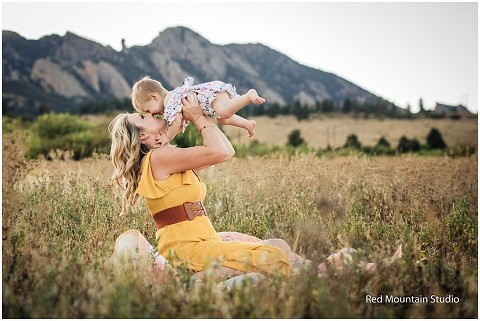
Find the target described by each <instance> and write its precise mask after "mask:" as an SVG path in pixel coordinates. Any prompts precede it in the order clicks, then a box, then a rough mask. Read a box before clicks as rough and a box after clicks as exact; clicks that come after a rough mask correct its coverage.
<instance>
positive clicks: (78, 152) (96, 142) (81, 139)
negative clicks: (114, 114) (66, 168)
mask: <svg viewBox="0 0 480 321" xmlns="http://www.w3.org/2000/svg"><path fill="white" fill-rule="evenodd" d="M109 144H110V139H109V137H108V133H107V132H106V131H101V130H99V129H98V128H95V127H94V126H93V125H92V124H90V123H88V122H87V121H85V120H82V119H81V118H80V117H79V116H74V115H71V114H53V113H50V114H44V115H41V116H39V117H38V118H37V119H36V120H35V122H34V123H33V125H32V127H31V139H30V142H29V148H28V151H27V152H26V155H25V156H26V157H27V158H30V159H32V158H37V157H38V156H39V155H43V156H45V157H46V158H47V159H49V158H50V157H51V156H50V153H51V152H57V151H60V152H62V153H61V155H60V157H64V156H63V155H64V154H65V153H63V152H66V153H71V156H69V157H72V158H73V159H75V160H79V159H82V158H85V157H90V156H92V154H93V152H94V151H97V150H101V151H102V152H106V151H108V147H107V146H109Z"/></svg>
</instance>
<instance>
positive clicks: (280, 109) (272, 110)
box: [2, 98, 460, 120]
mask: <svg viewBox="0 0 480 321" xmlns="http://www.w3.org/2000/svg"><path fill="white" fill-rule="evenodd" d="M54 105H55V106H48V105H42V106H39V107H37V108H32V109H31V110H27V108H25V109H24V110H23V111H18V110H13V109H9V108H8V102H7V101H5V99H4V101H3V105H2V106H3V107H2V112H3V115H6V116H10V117H20V118H22V119H24V120H33V119H35V118H36V117H38V116H39V115H43V114H47V113H51V112H55V113H58V112H68V113H70V114H77V115H86V114H104V113H111V112H115V111H133V108H132V103H131V101H130V99H129V98H124V99H115V98H114V99H108V100H89V101H86V102H83V103H80V104H77V105H74V106H73V105H70V106H68V107H65V106H64V107H63V108H59V107H58V106H57V105H63V104H62V103H59V104H54ZM422 107H423V106H422V105H421V108H420V111H419V112H418V113H412V112H411V111H410V107H408V108H407V109H403V108H400V107H398V106H396V105H395V104H393V103H391V102H389V101H387V100H385V99H382V98H379V99H378V100H377V101H376V102H374V103H371V102H363V103H359V102H357V101H354V100H351V99H348V98H347V99H345V100H344V101H343V102H337V101H334V100H329V99H324V100H322V101H317V102H316V103H315V104H314V105H313V106H312V105H306V104H302V103H300V102H299V101H295V102H294V103H292V104H285V105H281V104H277V103H266V104H264V105H260V106H254V105H250V106H247V107H246V108H244V109H242V110H240V111H239V112H238V113H237V114H238V115H240V116H243V117H251V116H263V115H265V116H268V117H272V118H274V117H276V116H279V115H294V116H295V117H296V118H297V119H298V120H305V119H308V118H309V117H310V116H311V115H315V114H320V113H323V114H327V113H344V114H353V115H355V116H356V117H361V118H371V117H375V118H392V119H412V118H416V117H422V118H423V117H427V118H445V117H449V118H452V119H460V115H458V114H447V113H445V112H435V111H431V110H425V109H424V108H422ZM66 109H68V110H66Z"/></svg>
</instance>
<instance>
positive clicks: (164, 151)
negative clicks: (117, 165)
mask: <svg viewBox="0 0 480 321" xmlns="http://www.w3.org/2000/svg"><path fill="white" fill-rule="evenodd" d="M182 102H183V117H184V119H186V120H188V121H190V123H191V124H193V125H194V126H195V127H196V128H197V130H198V131H199V133H200V135H201V136H202V138H203V145H202V146H193V147H188V148H177V147H172V146H169V145H167V146H163V147H160V148H157V149H156V150H154V151H153V153H152V156H151V164H152V169H153V171H154V173H153V174H154V177H155V179H158V180H162V179H166V178H167V177H168V176H169V175H170V174H173V173H178V172H183V171H186V170H189V169H201V168H205V167H208V166H211V165H215V164H218V163H221V162H224V161H226V160H229V159H230V158H232V156H233V154H234V152H233V148H232V145H231V144H230V142H229V141H228V139H227V137H226V136H225V134H224V133H223V132H222V131H221V130H220V129H219V128H218V127H217V126H216V125H215V124H214V123H213V122H211V121H209V120H208V118H207V117H206V116H205V115H203V113H202V110H201V107H200V105H199V104H198V101H197V99H196V97H194V98H193V97H190V98H188V99H184V100H182ZM226 142H228V144H227V143H226Z"/></svg>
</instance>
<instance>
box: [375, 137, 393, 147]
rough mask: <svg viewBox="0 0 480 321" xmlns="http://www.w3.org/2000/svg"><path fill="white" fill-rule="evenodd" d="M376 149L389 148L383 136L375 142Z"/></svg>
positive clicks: (388, 143)
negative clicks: (380, 147)
mask: <svg viewBox="0 0 480 321" xmlns="http://www.w3.org/2000/svg"><path fill="white" fill-rule="evenodd" d="M376 146H377V147H379V146H382V147H390V142H389V141H388V140H387V139H386V138H385V136H382V137H380V139H379V140H378V142H377V145H376Z"/></svg>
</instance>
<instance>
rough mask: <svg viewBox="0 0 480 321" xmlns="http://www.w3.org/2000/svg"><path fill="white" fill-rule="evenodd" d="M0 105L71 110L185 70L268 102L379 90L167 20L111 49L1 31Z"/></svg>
mask: <svg viewBox="0 0 480 321" xmlns="http://www.w3.org/2000/svg"><path fill="white" fill-rule="evenodd" d="M2 46H3V47H2V57H3V58H2V67H3V68H2V81H3V88H2V101H3V104H2V105H3V111H4V113H5V112H6V111H7V112H8V113H9V114H13V115H23V116H30V117H34V116H35V115H37V114H38V113H39V112H40V111H45V110H47V111H49V110H51V111H71V112H75V111H76V110H77V109H78V105H79V104H80V103H82V102H85V101H88V100H94V99H95V100H97V99H103V100H105V99H111V98H117V99H122V98H126V97H128V96H129V95H130V88H131V86H132V85H133V83H134V82H135V81H137V80H138V79H140V78H141V77H143V76H145V75H149V76H151V77H153V78H156V79H158V80H160V81H161V82H162V83H163V84H164V86H165V87H166V88H167V89H173V88H174V87H176V86H178V85H180V84H181V82H182V81H183V79H184V78H185V77H186V76H188V75H190V76H193V77H194V78H195V81H196V83H199V82H205V81H209V80H214V79H221V80H224V81H227V82H232V83H233V84H234V85H235V86H236V87H237V90H238V91H239V92H244V91H246V90H248V89H249V88H256V89H258V91H259V92H260V93H261V94H262V95H263V96H264V97H265V98H266V99H267V101H268V102H269V103H278V104H281V105H282V104H289V103H293V102H294V101H297V100H298V101H300V102H301V103H303V104H305V105H313V104H314V103H315V102H316V101H322V100H332V101H335V102H337V103H339V104H341V103H342V102H343V101H345V99H347V98H348V99H349V100H351V101H356V102H359V103H362V102H375V101H376V100H377V99H378V98H379V97H377V96H375V95H373V94H372V93H370V92H368V91H366V90H364V89H362V88H361V87H360V86H359V85H356V84H353V83H351V82H349V81H347V80H345V79H343V78H341V77H338V76H336V75H335V74H333V73H327V72H324V71H322V70H318V69H314V68H310V67H307V66H304V65H301V64H299V63H297V62H295V61H294V60H292V59H290V58H289V57H287V56H286V55H284V54H282V53H280V52H277V51H275V50H273V49H271V48H269V47H267V46H265V45H263V44H259V43H257V44H241V45H240V44H229V45H223V46H221V45H216V44H212V43H211V42H209V41H208V40H207V39H205V38H203V37H202V36H201V35H199V34H198V33H195V32H194V31H192V30H190V29H187V28H184V27H174V28H167V29H166V30H164V31H162V32H160V33H159V35H158V36H157V37H156V38H155V39H153V41H152V42H151V43H150V44H148V45H145V46H134V47H131V48H127V47H124V48H123V49H122V50H121V51H119V52H118V51H115V50H114V49H112V48H111V47H109V46H103V45H101V44H98V43H96V42H94V41H91V40H88V39H84V38H82V37H79V36H77V35H75V34H73V33H71V32H67V33H66V34H65V35H64V36H59V35H49V36H45V37H43V38H41V39H38V40H28V39H25V38H24V37H22V36H21V35H19V34H18V33H16V32H13V31H7V30H3V31H2Z"/></svg>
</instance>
